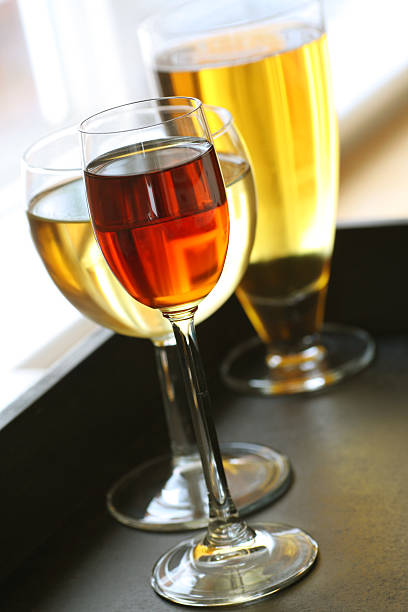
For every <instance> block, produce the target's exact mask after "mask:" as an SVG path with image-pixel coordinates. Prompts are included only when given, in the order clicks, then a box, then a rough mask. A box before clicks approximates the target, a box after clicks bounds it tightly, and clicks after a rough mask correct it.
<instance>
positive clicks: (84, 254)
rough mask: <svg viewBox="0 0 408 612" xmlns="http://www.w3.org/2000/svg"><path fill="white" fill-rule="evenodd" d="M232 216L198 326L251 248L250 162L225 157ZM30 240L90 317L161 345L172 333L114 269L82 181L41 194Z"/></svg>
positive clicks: (227, 290) (33, 206)
mask: <svg viewBox="0 0 408 612" xmlns="http://www.w3.org/2000/svg"><path fill="white" fill-rule="evenodd" d="M220 163H221V169H222V173H223V176H224V180H225V183H226V191H227V197H228V203H229V211H230V239H229V245H228V251H227V257H226V261H225V264H224V268H223V271H222V274H221V277H220V279H219V281H218V283H217V284H216V286H215V287H214V289H213V290H212V291H211V293H210V294H209V295H208V296H207V297H206V298H204V300H203V301H202V302H201V303H200V305H199V307H198V311H197V315H196V318H197V321H198V322H200V321H202V320H204V319H206V318H207V317H208V316H210V315H211V314H212V313H213V312H215V311H216V310H217V309H218V308H220V306H221V305H222V304H223V303H224V302H225V301H226V300H227V299H228V298H229V297H230V296H231V295H232V293H233V292H234V291H235V288H236V286H237V284H238V282H239V281H240V279H241V278H242V275H243V273H244V271H245V269H246V266H247V264H248V259H249V253H250V250H251V248H252V244H253V238H254V228H255V219H254V217H255V206H256V202H255V192H254V184H253V179H252V175H251V172H250V170H249V166H248V164H247V162H245V161H244V160H243V159H241V158H238V157H235V156H226V155H221V157H220ZM28 219H29V223H30V228H31V234H32V236H33V240H34V242H35V245H36V248H37V251H38V252H39V254H40V256H41V258H42V260H43V262H44V264H45V266H46V268H47V270H48V272H49V274H50V276H51V278H52V279H53V281H54V282H55V284H56V285H57V287H58V288H59V289H60V291H61V292H62V293H63V294H64V296H65V297H66V298H67V299H68V300H69V301H70V302H71V303H72V304H73V305H74V306H75V307H76V308H77V309H78V310H79V311H80V312H81V313H82V314H84V315H85V316H87V317H88V318H90V319H92V320H93V321H95V322H96V323H98V324H99V325H102V326H104V327H107V328H109V329H112V330H114V331H116V332H118V333H120V334H124V335H128V336H135V337H146V338H151V339H152V340H155V339H160V338H163V337H165V336H166V335H168V334H169V333H171V326H170V324H169V323H168V322H167V321H166V319H164V317H163V316H162V315H161V313H160V312H158V311H157V310H153V309H151V308H149V307H147V306H144V305H143V304H141V303H140V302H137V301H135V300H134V299H133V298H132V297H130V295H129V294H128V293H127V291H125V289H124V288H123V287H122V285H121V284H120V283H119V281H118V280H117V279H116V278H115V276H114V275H113V273H112V272H111V270H110V269H109V267H108V265H107V264H106V261H105V259H104V257H103V255H102V253H101V250H100V248H99V246H98V244H97V242H96V240H95V238H94V234H93V231H92V227H91V224H90V222H89V214H88V208H87V204H86V197H85V191H84V185H83V182H82V180H81V179H75V180H71V181H69V182H67V183H64V184H59V185H55V187H53V188H51V189H49V190H47V191H44V192H42V193H40V194H39V195H38V196H37V197H35V198H34V199H33V200H32V202H31V203H30V206H29V211H28Z"/></svg>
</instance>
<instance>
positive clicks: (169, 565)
mask: <svg viewBox="0 0 408 612" xmlns="http://www.w3.org/2000/svg"><path fill="white" fill-rule="evenodd" d="M250 531H252V532H253V537H252V538H251V539H249V540H247V541H245V542H243V543H240V544H239V545H238V546H233V547H231V546H230V547H216V548H214V547H213V548H211V549H210V548H208V547H205V546H202V535H201V536H196V537H194V538H191V539H189V540H185V541H183V542H181V543H180V544H178V545H177V546H175V547H174V548H172V549H171V550H169V551H168V552H167V553H166V554H164V555H163V556H162V557H161V559H159V561H158V562H157V563H156V565H155V566H154V568H153V575H152V587H153V588H154V590H155V591H156V592H157V593H158V594H159V595H161V596H162V597H165V598H166V599H169V600H170V601H173V602H175V603H180V604H186V605H190V606H225V605H228V604H230V605H233V604H240V603H244V602H249V601H253V600H256V599H260V598H262V597H266V596H267V595H271V594H272V593H274V592H275V591H278V590H280V589H282V588H284V587H287V586H289V585H290V584H292V583H293V582H295V581H296V580H299V578H300V577H301V576H302V575H303V574H304V573H305V572H307V571H308V570H309V569H310V567H311V566H312V565H313V563H314V561H315V559H316V556H317V551H318V546H317V543H316V542H315V541H314V540H313V538H311V537H310V536H309V535H308V534H306V533H305V532H303V531H301V530H300V529H297V528H294V527H289V526H287V525H276V524H263V525H253V526H252V529H251V530H250Z"/></svg>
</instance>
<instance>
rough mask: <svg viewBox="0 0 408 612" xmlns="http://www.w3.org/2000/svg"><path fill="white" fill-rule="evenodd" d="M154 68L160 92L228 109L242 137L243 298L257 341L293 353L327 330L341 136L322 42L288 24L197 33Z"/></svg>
mask: <svg viewBox="0 0 408 612" xmlns="http://www.w3.org/2000/svg"><path fill="white" fill-rule="evenodd" d="M155 71H156V76H157V78H158V81H159V84H160V88H161V90H162V92H163V94H165V95H184V96H185V95H191V96H196V97H197V98H200V99H201V100H203V102H205V103H207V104H217V105H221V106H224V107H226V108H228V109H229V110H230V111H231V113H232V115H233V117H234V121H235V124H236V126H237V128H238V130H239V131H240V132H241V133H242V135H243V138H244V140H245V143H246V145H247V147H248V151H249V156H250V159H251V162H252V169H253V173H254V177H255V184H256V190H257V196H258V223H257V230H256V237H255V244H254V248H253V251H252V254H251V259H250V264H249V267H248V270H247V272H246V274H245V277H244V279H243V281H242V283H241V285H240V287H239V289H238V291H237V294H238V297H239V299H240V301H241V303H242V305H243V307H244V308H245V311H246V313H247V315H248V317H249V318H250V320H251V322H252V324H253V325H254V327H255V329H256V331H257V332H258V334H259V335H260V337H261V339H262V340H263V341H264V342H265V343H267V344H269V345H273V347H274V348H277V349H278V350H282V351H283V352H288V350H289V348H290V347H295V346H296V345H297V344H299V343H300V342H301V340H302V338H304V336H307V335H310V334H312V333H313V332H315V331H316V329H318V328H319V327H320V325H321V323H322V319H323V311H324V298H325V293H326V288H327V283H328V279H329V269H330V257H331V252H332V248H333V240H334V229H335V215H336V199H337V180H338V135H337V122H336V115H335V110H334V104H333V98H332V92H331V86H330V74H329V62H328V51H327V41H326V35H325V34H324V33H322V32H321V31H320V30H317V29H316V28H312V27H309V26H307V25H302V24H300V23H293V22H291V23H289V24H284V23H281V24H279V23H278V24H275V25H272V24H269V25H268V24H266V25H259V26H254V25H252V26H250V27H247V28H246V29H241V30H240V29H237V30H235V31H230V32H226V33H222V32H220V33H218V34H212V35H210V36H207V37H203V38H200V37H199V36H198V37H196V38H195V39H194V41H192V42H189V43H185V44H183V46H178V47H176V48H172V49H170V50H168V51H166V52H163V53H161V54H160V55H159V56H157V57H156V58H155ZM289 352H290V351H289Z"/></svg>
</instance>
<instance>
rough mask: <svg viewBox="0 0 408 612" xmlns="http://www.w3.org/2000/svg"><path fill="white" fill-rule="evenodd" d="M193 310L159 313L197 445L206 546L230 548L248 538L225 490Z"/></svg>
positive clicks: (243, 524)
mask: <svg viewBox="0 0 408 612" xmlns="http://www.w3.org/2000/svg"><path fill="white" fill-rule="evenodd" d="M195 310H196V307H195V308H193V309H190V310H186V311H183V312H178V313H174V312H172V313H168V312H165V313H163V314H164V316H165V317H166V318H167V319H169V321H170V322H171V324H172V327H173V332H174V336H175V338H176V343H177V348H178V351H179V357H180V360H181V363H182V371H183V375H184V383H185V388H186V393H187V398H188V401H189V405H190V410H191V416H192V421H193V425H194V430H195V435H196V439H197V445H198V449H199V452H200V457H201V463H202V467H203V473H204V478H205V482H206V485H207V489H208V503H209V514H210V516H209V526H208V533H207V537H206V542H205V543H206V544H207V545H210V546H231V545H234V544H237V543H239V542H241V541H245V540H248V538H250V537H252V534H253V532H252V530H251V529H249V528H248V527H247V525H246V524H245V523H244V522H241V521H240V520H239V517H238V512H237V509H236V507H235V504H234V502H233V500H232V498H231V494H230V492H229V489H228V484H227V479H226V476H225V472H224V467H223V464H222V457H221V452H220V448H219V444H218V439H217V434H216V431H215V427H214V424H213V422H212V419H211V417H210V414H209V411H210V408H211V402H210V395H209V392H208V388H207V383H206V379H205V374H204V369H203V366H202V362H201V357H200V353H199V349H198V344H197V338H196V334H195V328H194V313H195Z"/></svg>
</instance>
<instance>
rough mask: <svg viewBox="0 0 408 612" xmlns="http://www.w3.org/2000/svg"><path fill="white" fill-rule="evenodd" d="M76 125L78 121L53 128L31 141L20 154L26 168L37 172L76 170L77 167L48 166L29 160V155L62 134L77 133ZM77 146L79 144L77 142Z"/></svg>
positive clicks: (62, 136) (61, 136)
mask: <svg viewBox="0 0 408 612" xmlns="http://www.w3.org/2000/svg"><path fill="white" fill-rule="evenodd" d="M78 125H79V124H78V123H73V124H72V125H69V126H66V127H62V128H59V129H56V130H53V131H52V132H48V134H45V136H41V137H40V138H38V139H37V140H35V141H34V142H32V143H31V144H30V145H29V146H28V147H27V148H26V149H25V150H24V152H23V153H22V155H21V161H22V163H24V164H25V166H26V167H27V168H28V169H30V170H37V171H38V172H41V171H44V172H47V173H51V172H66V171H70V172H72V171H75V170H78V168H48V167H47V166H45V165H41V164H38V163H33V162H32V161H30V160H29V157H30V156H31V155H32V154H33V153H36V152H37V151H38V150H40V149H41V148H42V147H44V146H47V144H49V143H52V142H53V141H57V140H58V139H59V138H64V136H68V135H69V134H72V135H74V134H77V135H79V132H78ZM78 146H79V143H78ZM79 169H81V168H79Z"/></svg>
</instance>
